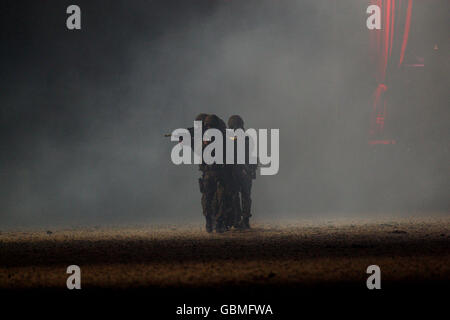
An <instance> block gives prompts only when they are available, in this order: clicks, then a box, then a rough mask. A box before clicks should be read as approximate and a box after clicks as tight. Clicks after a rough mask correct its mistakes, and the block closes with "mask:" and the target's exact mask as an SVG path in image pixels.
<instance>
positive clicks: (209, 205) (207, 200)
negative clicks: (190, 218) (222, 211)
mask: <svg viewBox="0 0 450 320" xmlns="http://www.w3.org/2000/svg"><path fill="white" fill-rule="evenodd" d="M203 190H204V192H203V195H202V206H203V208H204V213H205V218H206V231H207V232H212V231H213V229H214V223H215V221H214V218H215V217H214V216H215V211H216V210H215V199H214V197H215V193H216V179H215V178H214V177H212V176H211V175H205V176H204V177H203Z"/></svg>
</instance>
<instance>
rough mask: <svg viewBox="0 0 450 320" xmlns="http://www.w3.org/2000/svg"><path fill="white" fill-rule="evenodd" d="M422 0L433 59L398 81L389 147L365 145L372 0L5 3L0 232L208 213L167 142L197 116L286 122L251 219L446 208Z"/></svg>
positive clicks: (442, 108)
mask: <svg viewBox="0 0 450 320" xmlns="http://www.w3.org/2000/svg"><path fill="white" fill-rule="evenodd" d="M415 3H416V4H415V7H414V11H413V24H412V28H411V37H410V45H409V47H408V55H409V56H408V58H409V59H413V58H414V57H413V56H414V55H415V56H417V55H418V56H421V57H426V59H428V60H427V61H429V62H430V63H429V64H428V66H430V67H426V68H424V70H421V71H420V72H415V71H412V72H410V73H405V74H403V73H402V74H398V75H397V76H396V77H393V78H394V80H393V83H392V85H393V87H394V88H396V89H395V91H393V93H392V94H391V101H393V104H394V106H393V107H392V114H393V119H394V120H393V121H392V122H391V123H390V124H389V125H388V126H387V131H386V134H387V135H388V136H389V137H388V138H392V139H396V140H397V141H398V143H397V144H396V145H395V146H375V147H374V146H369V145H368V144H367V141H368V129H369V117H370V108H371V106H370V101H371V95H372V93H373V91H374V88H375V87H376V82H375V79H374V77H373V66H371V65H370V64H369V59H368V50H369V42H368V30H367V29H366V27H365V19H366V14H365V9H366V7H367V4H366V3H365V2H364V1H356V0H348V1H338V2H334V1H331V0H329V1H328V0H320V1H313V0H305V1H272V0H270V1H269V0H263V1H256V0H252V1H236V0H229V1H225V0H217V1H214V0H204V1H172V0H164V1H163V0H161V1H136V0H133V1H108V2H105V1H97V0H96V1H77V2H72V1H41V2H38V1H2V3H1V5H0V12H1V13H0V14H1V22H0V23H1V30H0V36H1V38H0V40H1V50H0V61H1V68H0V70H1V71H0V87H1V94H0V125H1V128H0V145H1V149H0V150H1V151H0V225H4V226H16V227H22V226H35V225H44V224H45V225H52V224H55V225H56V224H57V225H73V224H94V223H95V224H98V223H139V222H150V223H151V222H161V221H198V220H200V219H201V213H200V212H201V210H200V194H199V191H198V184H197V177H198V175H199V172H198V171H197V167H195V166H175V165H173V164H172V163H171V161H170V151H171V148H172V147H173V143H171V142H170V141H169V139H164V137H163V134H164V133H168V132H171V131H172V130H173V129H176V128H180V127H188V126H192V121H193V118H194V117H195V115H196V114H198V113H200V112H208V113H216V114H218V115H219V116H220V117H222V118H223V119H224V120H226V119H227V117H228V116H230V115H232V114H240V115H242V116H243V118H244V120H245V121H246V126H247V127H253V128H269V129H270V128H278V129H280V171H279V174H278V175H276V176H259V175H258V177H257V179H256V181H255V183H254V197H253V198H254V209H255V210H254V212H255V216H256V217H258V218H273V219H278V218H280V219H281V218H285V217H313V216H319V217H322V216H325V217H338V216H347V215H352V216H368V215H377V214H385V213H388V214H392V215H394V214H400V215H409V214H417V213H419V214H429V213H431V212H446V213H448V212H449V204H450V201H449V197H448V192H449V190H450V189H449V176H448V163H449V160H450V159H449V137H450V135H449V133H450V132H449V130H448V119H449V116H450V113H449V109H448V98H449V97H448V92H447V88H448V84H449V82H448V74H449V72H448V71H449V70H448V67H449V65H448V39H449V34H448V30H449V28H448V27H449V26H448V21H447V19H446V18H447V17H445V14H444V13H445V12H448V1H437V0H434V1H428V2H427V5H426V6H425V5H423V4H421V3H417V1H415ZM70 4H77V5H79V6H80V7H81V11H82V30H80V31H69V30H67V29H66V27H65V25H66V23H65V21H66V18H67V15H66V13H65V11H66V8H67V6H68V5H70ZM335 4H336V5H335ZM434 42H437V43H439V45H440V46H442V51H440V52H443V51H444V50H445V51H446V52H447V54H446V55H444V54H443V53H442V54H441V53H439V56H438V57H435V56H433V55H431V53H430V52H432V50H431V47H432V46H433V43H434Z"/></svg>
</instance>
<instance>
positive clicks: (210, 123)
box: [204, 114, 220, 129]
mask: <svg viewBox="0 0 450 320" xmlns="http://www.w3.org/2000/svg"><path fill="white" fill-rule="evenodd" d="M204 125H205V127H207V128H216V129H217V128H219V127H220V119H219V117H218V116H216V115H215V114H210V115H208V116H207V117H206V118H205V121H204Z"/></svg>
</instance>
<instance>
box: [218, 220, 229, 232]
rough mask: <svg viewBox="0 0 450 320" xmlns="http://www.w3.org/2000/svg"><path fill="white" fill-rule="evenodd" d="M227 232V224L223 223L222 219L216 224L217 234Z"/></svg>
mask: <svg viewBox="0 0 450 320" xmlns="http://www.w3.org/2000/svg"><path fill="white" fill-rule="evenodd" d="M225 231H227V228H226V226H225V223H224V222H223V221H222V219H220V220H218V221H217V222H216V233H224V232H225Z"/></svg>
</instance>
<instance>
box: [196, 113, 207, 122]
mask: <svg viewBox="0 0 450 320" xmlns="http://www.w3.org/2000/svg"><path fill="white" fill-rule="evenodd" d="M207 116H208V115H207V114H206V113H200V114H199V115H198V116H196V117H195V121H201V122H204V121H205V119H206V117H207Z"/></svg>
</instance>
